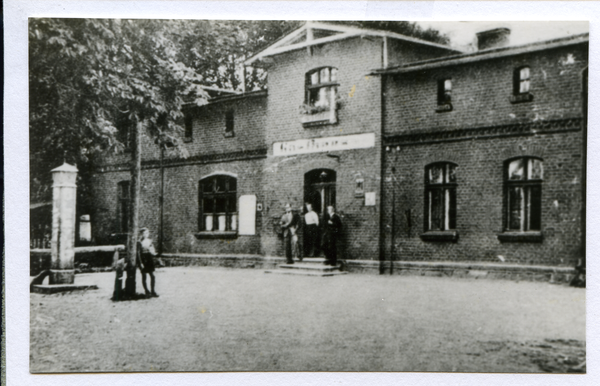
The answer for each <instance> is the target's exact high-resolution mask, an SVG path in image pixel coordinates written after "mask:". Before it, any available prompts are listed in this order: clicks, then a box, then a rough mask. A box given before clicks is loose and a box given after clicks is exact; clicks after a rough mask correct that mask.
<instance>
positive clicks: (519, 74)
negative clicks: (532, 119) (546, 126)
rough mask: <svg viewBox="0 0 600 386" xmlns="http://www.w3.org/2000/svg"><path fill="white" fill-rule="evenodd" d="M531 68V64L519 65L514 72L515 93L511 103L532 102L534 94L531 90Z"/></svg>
mask: <svg viewBox="0 0 600 386" xmlns="http://www.w3.org/2000/svg"><path fill="white" fill-rule="evenodd" d="M530 77H531V70H530V68H529V66H524V67H519V68H517V69H515V71H514V73H513V95H512V96H511V98H510V102H511V103H521V102H531V101H532V100H533V95H532V94H531V93H530V92H529V90H530V86H531V79H530Z"/></svg>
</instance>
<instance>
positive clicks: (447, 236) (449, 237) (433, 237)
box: [419, 231, 458, 243]
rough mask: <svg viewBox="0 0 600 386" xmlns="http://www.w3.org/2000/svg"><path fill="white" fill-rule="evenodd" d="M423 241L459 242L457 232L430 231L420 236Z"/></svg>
mask: <svg viewBox="0 0 600 386" xmlns="http://www.w3.org/2000/svg"><path fill="white" fill-rule="evenodd" d="M419 236H420V237H421V240H423V241H450V242H453V243H455V242H457V241H458V232H457V231H429V232H425V233H421V234H420V235H419Z"/></svg>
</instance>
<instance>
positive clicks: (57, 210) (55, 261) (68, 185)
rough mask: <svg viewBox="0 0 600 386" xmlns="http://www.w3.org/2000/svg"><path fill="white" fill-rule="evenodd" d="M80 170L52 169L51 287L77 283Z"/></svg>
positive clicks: (65, 164)
mask: <svg viewBox="0 0 600 386" xmlns="http://www.w3.org/2000/svg"><path fill="white" fill-rule="evenodd" d="M76 178H77V168H76V167H75V166H73V165H69V164H67V163H64V164H62V165H61V166H59V167H57V168H56V169H53V170H52V243H51V244H52V245H51V251H52V264H51V266H50V284H73V283H74V282H75V250H74V247H75V200H76V197H77V196H76V193H77V185H76V183H75V179H76Z"/></svg>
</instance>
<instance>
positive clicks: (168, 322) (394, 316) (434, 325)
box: [30, 267, 586, 373]
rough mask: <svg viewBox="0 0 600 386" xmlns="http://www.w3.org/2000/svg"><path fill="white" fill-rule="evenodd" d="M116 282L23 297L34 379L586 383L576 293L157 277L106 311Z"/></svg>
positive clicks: (360, 279) (392, 282) (250, 274)
mask: <svg viewBox="0 0 600 386" xmlns="http://www.w3.org/2000/svg"><path fill="white" fill-rule="evenodd" d="M113 282H114V273H92V274H80V275H77V276H76V284H97V285H98V287H99V290H92V291H85V292H72V293H64V294H54V295H41V294H31V309H30V312H31V314H30V315H31V324H30V338H31V340H30V370H31V372H33V373H40V372H92V371H93V372H105V371H108V372H121V371H136V372H139V371H142V372H143V371H443V372H450V371H458V372H522V373H528V372H585V370H586V368H585V365H583V366H580V365H581V364H582V363H583V362H584V361H585V350H586V347H585V289H581V288H571V287H567V286H564V285H553V284H549V283H536V282H513V281H504V280H475V279H454V278H437V277H412V276H395V277H389V276H376V275H345V276H336V277H324V278H320V277H308V276H286V275H274V274H265V273H263V271H262V270H232V269H225V268H196V267H194V268H164V269H159V270H158V271H157V292H158V293H159V294H160V297H159V298H151V299H144V300H137V301H124V302H112V301H111V300H110V297H111V295H112V290H113V288H112V286H113ZM138 287H139V288H138V291H139V292H143V291H142V288H141V279H140V277H139V274H138Z"/></svg>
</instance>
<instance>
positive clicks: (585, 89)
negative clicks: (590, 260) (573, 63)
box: [581, 68, 588, 267]
mask: <svg viewBox="0 0 600 386" xmlns="http://www.w3.org/2000/svg"><path fill="white" fill-rule="evenodd" d="M582 78H583V95H582V96H583V141H582V142H583V154H582V158H583V165H582V168H581V169H582V170H581V258H582V259H583V261H582V262H581V263H582V265H583V266H584V267H585V266H586V245H585V243H586V200H587V198H586V190H587V189H586V185H587V180H586V179H587V126H588V68H586V69H585V70H584V71H583V77H582Z"/></svg>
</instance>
